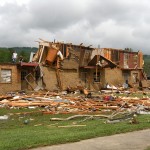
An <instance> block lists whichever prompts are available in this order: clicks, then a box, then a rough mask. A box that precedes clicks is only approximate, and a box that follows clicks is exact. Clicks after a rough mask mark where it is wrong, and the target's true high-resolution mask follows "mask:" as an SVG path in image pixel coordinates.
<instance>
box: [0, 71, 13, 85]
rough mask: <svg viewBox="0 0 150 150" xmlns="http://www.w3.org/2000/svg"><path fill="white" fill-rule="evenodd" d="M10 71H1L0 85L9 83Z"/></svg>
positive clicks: (10, 78)
mask: <svg viewBox="0 0 150 150" xmlns="http://www.w3.org/2000/svg"><path fill="white" fill-rule="evenodd" d="M11 80H12V71H11V69H1V83H11Z"/></svg>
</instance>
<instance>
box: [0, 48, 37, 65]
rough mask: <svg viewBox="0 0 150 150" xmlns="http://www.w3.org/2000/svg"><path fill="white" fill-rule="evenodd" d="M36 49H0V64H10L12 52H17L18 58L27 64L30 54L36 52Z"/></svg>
mask: <svg viewBox="0 0 150 150" xmlns="http://www.w3.org/2000/svg"><path fill="white" fill-rule="evenodd" d="M37 50H38V49H37V48H36V47H12V48H3V47H1V48H0V62H1V63H6V62H12V54H13V52H15V51H16V52H17V54H18V57H19V56H22V57H23V61H24V62H29V58H30V53H31V52H36V51H37Z"/></svg>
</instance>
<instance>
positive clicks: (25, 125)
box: [0, 108, 150, 150]
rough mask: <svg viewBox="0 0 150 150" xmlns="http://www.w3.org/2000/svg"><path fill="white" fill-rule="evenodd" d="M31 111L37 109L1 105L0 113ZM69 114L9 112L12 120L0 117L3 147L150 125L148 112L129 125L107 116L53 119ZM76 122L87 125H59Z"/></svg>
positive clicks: (15, 149)
mask: <svg viewBox="0 0 150 150" xmlns="http://www.w3.org/2000/svg"><path fill="white" fill-rule="evenodd" d="M29 111H38V110H37V109H36V110H32V109H4V108H0V116H2V115H6V114H10V113H17V112H29ZM68 116H70V115H43V114H42V113H39V112H35V113H32V114H26V115H24V114H20V115H19V114H15V115H10V117H9V119H7V120H0V149H1V150H22V149H28V148H33V147H38V146H45V145H53V144H60V143H67V142H75V141H80V140H83V139H88V138H93V137H99V136H107V135H112V134H117V133H123V132H129V131H135V130H141V129H147V128H150V117H149V115H139V116H138V117H137V118H138V121H139V124H129V122H128V121H126V122H120V123H116V124H105V123H104V121H105V120H104V119H99V120H98V119H97V120H86V121H84V122H79V121H80V119H76V120H70V121H60V122H59V121H50V118H52V117H68ZM74 124H76V125H85V126H79V127H62V128H61V127H60V126H66V125H74Z"/></svg>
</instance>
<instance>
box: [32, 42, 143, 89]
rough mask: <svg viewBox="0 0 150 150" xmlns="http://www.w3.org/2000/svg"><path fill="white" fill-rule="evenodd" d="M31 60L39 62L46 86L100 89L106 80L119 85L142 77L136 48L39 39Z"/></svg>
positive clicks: (141, 66) (139, 56) (141, 59)
mask: <svg viewBox="0 0 150 150" xmlns="http://www.w3.org/2000/svg"><path fill="white" fill-rule="evenodd" d="M33 61H34V62H38V63H39V68H40V72H41V75H42V76H41V78H42V82H43V84H42V85H43V87H44V88H46V89H47V90H57V89H60V90H66V89H67V88H68V87H73V88H79V87H84V88H85V87H86V88H88V89H91V90H93V89H95V90H100V89H101V88H103V87H105V85H106V84H110V85H114V86H122V85H123V84H124V83H125V82H128V83H130V85H132V86H138V85H139V81H140V80H143V79H145V75H144V73H143V55H142V53H141V52H140V51H139V52H131V51H127V50H121V49H110V48H101V49H96V48H92V47H91V46H87V47H86V46H83V44H82V43H81V44H80V45H73V44H71V43H59V42H57V43H56V42H55V43H53V42H48V41H40V42H39V50H38V52H37V53H36V55H35V56H34V58H33Z"/></svg>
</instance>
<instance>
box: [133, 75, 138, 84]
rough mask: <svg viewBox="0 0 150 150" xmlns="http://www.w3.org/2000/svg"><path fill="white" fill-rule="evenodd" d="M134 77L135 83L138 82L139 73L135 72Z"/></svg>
mask: <svg viewBox="0 0 150 150" xmlns="http://www.w3.org/2000/svg"><path fill="white" fill-rule="evenodd" d="M132 77H133V83H138V82H139V79H138V73H133V75H132Z"/></svg>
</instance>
